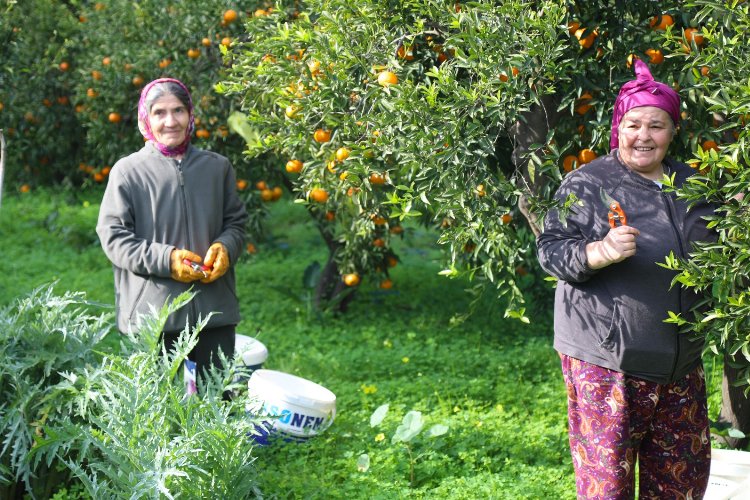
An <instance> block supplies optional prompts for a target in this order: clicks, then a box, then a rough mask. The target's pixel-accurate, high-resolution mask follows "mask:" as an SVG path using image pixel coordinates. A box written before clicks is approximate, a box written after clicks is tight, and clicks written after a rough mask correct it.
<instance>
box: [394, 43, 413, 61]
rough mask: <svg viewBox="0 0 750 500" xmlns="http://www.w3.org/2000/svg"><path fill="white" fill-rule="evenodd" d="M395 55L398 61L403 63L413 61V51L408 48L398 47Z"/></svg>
mask: <svg viewBox="0 0 750 500" xmlns="http://www.w3.org/2000/svg"><path fill="white" fill-rule="evenodd" d="M396 55H397V56H398V58H399V59H403V60H405V61H413V60H414V51H413V50H412V49H411V47H410V48H408V49H407V48H406V47H405V46H404V45H399V46H398V50H396Z"/></svg>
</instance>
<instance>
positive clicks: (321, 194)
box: [310, 188, 328, 203]
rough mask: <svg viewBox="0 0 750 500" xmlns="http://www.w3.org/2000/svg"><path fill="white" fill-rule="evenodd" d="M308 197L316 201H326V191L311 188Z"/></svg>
mask: <svg viewBox="0 0 750 500" xmlns="http://www.w3.org/2000/svg"><path fill="white" fill-rule="evenodd" d="M310 199H312V200H313V201H314V202H317V203H325V202H326V201H328V191H326V190H325V189H322V188H313V189H312V190H311V191H310Z"/></svg>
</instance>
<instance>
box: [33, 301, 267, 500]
mask: <svg viewBox="0 0 750 500" xmlns="http://www.w3.org/2000/svg"><path fill="white" fill-rule="evenodd" d="M191 297H192V295H190V294H187V293H186V294H183V295H180V296H179V297H177V298H176V299H175V300H174V301H173V302H172V303H170V304H166V305H165V306H164V307H163V308H162V309H161V310H160V311H158V314H154V316H153V317H151V318H149V320H148V321H147V323H146V326H145V327H144V328H143V329H142V330H141V331H140V332H139V333H138V334H137V336H135V335H127V336H125V337H123V342H122V347H121V349H120V352H119V353H118V354H111V355H106V356H104V358H103V360H102V361H101V362H100V363H98V364H96V365H87V366H81V367H79V369H78V370H76V371H69V372H66V373H64V380H63V381H61V382H60V383H59V384H58V385H57V386H56V388H55V389H56V391H58V392H60V393H63V394H65V395H66V397H67V398H69V400H70V402H71V406H72V407H73V408H75V410H76V411H75V415H69V416H66V418H63V419H60V420H58V421H57V422H55V425H49V426H47V427H45V429H44V436H43V437H40V438H38V439H37V443H36V446H35V448H34V450H33V451H32V457H33V459H34V461H35V462H39V461H41V460H42V459H46V460H47V461H50V460H55V459H56V460H60V461H62V462H63V463H65V465H67V467H68V468H69V469H70V471H71V472H72V474H73V476H74V477H75V478H76V479H77V480H79V481H80V482H81V483H82V484H83V486H84V487H85V491H86V493H87V494H88V495H90V496H91V497H92V498H122V497H123V496H129V497H131V498H161V497H162V496H166V497H167V498H175V497H177V496H186V497H189V498H246V497H247V496H249V495H251V494H253V495H258V494H259V492H258V491H256V489H255V473H254V465H253V462H254V458H253V454H252V449H253V441H252V438H251V434H252V433H253V430H254V426H255V424H256V420H254V419H253V418H250V417H248V416H247V415H246V413H245V402H246V401H245V399H243V398H242V397H236V398H234V399H232V400H231V401H223V400H222V395H223V393H224V391H226V390H228V389H230V388H231V383H232V380H233V376H234V371H235V367H234V365H233V363H232V362H231V361H232V360H225V366H227V368H226V369H225V370H224V371H223V372H221V373H219V372H218V371H216V370H213V371H212V374H211V376H210V377H208V378H207V380H206V381H205V382H204V383H203V384H201V387H200V388H201V395H200V396H190V395H188V394H187V392H186V389H185V384H184V382H183V380H182V376H181V375H182V361H183V360H184V359H185V358H186V356H187V354H188V353H189V352H190V351H191V350H192V348H193V347H194V346H195V344H196V343H197V339H198V334H199V332H200V329H201V328H202V326H203V325H204V323H200V324H199V325H197V326H196V328H195V329H193V330H192V331H190V330H189V329H187V328H186V330H185V331H184V332H183V334H182V335H181V336H180V339H179V340H178V342H177V345H176V347H175V350H174V351H173V352H170V353H166V352H164V351H163V350H161V349H160V332H161V331H162V328H163V326H164V322H165V321H166V318H167V316H168V315H169V314H170V313H172V312H173V311H174V310H176V309H177V308H179V307H183V306H184V305H185V304H186V303H187V302H189V300H190V298H191ZM206 319H207V318H206Z"/></svg>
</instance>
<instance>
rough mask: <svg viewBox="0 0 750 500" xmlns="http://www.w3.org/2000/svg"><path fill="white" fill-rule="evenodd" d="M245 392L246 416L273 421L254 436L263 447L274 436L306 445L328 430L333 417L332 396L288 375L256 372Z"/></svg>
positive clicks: (299, 378) (269, 371)
mask: <svg viewBox="0 0 750 500" xmlns="http://www.w3.org/2000/svg"><path fill="white" fill-rule="evenodd" d="M247 392H248V397H249V398H250V403H248V405H247V411H248V412H250V413H252V414H254V415H259V416H268V417H273V418H271V419H269V420H268V421H266V422H265V423H264V425H263V426H262V427H259V428H258V433H259V434H258V435H256V436H254V437H255V440H256V441H257V442H259V443H261V444H266V443H267V442H268V439H269V437H271V436H273V435H279V436H280V437H283V438H285V439H289V440H294V441H306V440H307V439H309V438H310V437H312V436H315V435H318V434H320V433H321V432H323V431H325V430H326V429H327V428H328V427H330V425H331V424H332V423H333V419H334V418H335V416H336V395H335V394H334V393H332V392H331V391H329V390H328V389H326V388H325V387H323V386H322V385H319V384H316V383H315V382H311V381H310V380H307V379H304V378H302V377H297V376H296V375H291V374H289V373H284V372H279V371H275V370H265V369H260V370H255V371H254V372H253V374H252V375H251V376H250V380H248V381H247Z"/></svg>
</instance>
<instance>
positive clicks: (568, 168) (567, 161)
mask: <svg viewBox="0 0 750 500" xmlns="http://www.w3.org/2000/svg"><path fill="white" fill-rule="evenodd" d="M577 165H578V157H577V156H576V155H568V156H566V157H565V158H563V170H564V171H565V172H572V171H573V170H574V169H575V168H576V166H577Z"/></svg>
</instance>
